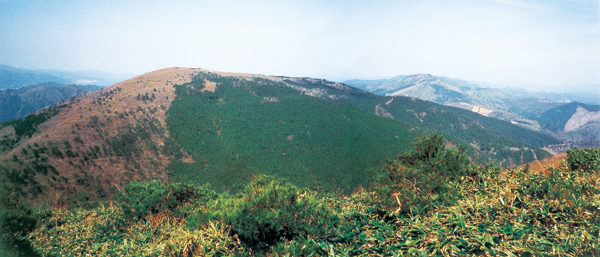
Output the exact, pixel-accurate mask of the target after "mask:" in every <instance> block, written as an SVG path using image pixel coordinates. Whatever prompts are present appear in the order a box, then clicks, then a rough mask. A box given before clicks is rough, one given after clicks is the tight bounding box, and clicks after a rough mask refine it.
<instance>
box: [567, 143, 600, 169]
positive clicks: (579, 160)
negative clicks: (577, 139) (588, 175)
mask: <svg viewBox="0 0 600 257" xmlns="http://www.w3.org/2000/svg"><path fill="white" fill-rule="evenodd" d="M567 162H568V163H569V168H570V169H571V170H578V169H581V170H583V171H588V172H592V171H595V172H598V171H600V148H595V149H581V150H579V149H578V148H577V147H575V148H573V149H571V150H568V151H567Z"/></svg>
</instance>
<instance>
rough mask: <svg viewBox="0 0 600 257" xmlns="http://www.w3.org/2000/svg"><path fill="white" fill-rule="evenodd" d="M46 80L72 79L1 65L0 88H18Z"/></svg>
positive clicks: (60, 80)
mask: <svg viewBox="0 0 600 257" xmlns="http://www.w3.org/2000/svg"><path fill="white" fill-rule="evenodd" d="M46 82H54V83H62V84H67V83H70V82H71V81H69V80H68V79H64V78H59V77H57V76H53V75H50V74H43V73H35V72H32V71H30V70H25V69H18V68H13V67H10V66H6V65H0V90H2V89H17V88H22V87H26V86H29V85H37V84H40V83H46Z"/></svg>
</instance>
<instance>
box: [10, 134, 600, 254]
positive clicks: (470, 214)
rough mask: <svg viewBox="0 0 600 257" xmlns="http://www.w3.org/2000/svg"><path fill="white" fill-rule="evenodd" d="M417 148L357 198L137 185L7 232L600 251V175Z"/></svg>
mask: <svg viewBox="0 0 600 257" xmlns="http://www.w3.org/2000/svg"><path fill="white" fill-rule="evenodd" d="M413 145H414V149H413V150H411V151H408V152H405V153H403V154H401V155H399V156H398V157H397V158H395V159H394V160H391V161H389V162H388V164H387V165H386V167H384V168H381V169H378V170H373V171H372V173H373V175H374V177H373V179H372V183H371V186H369V187H366V188H364V189H363V190H358V191H356V192H354V193H352V194H349V195H343V194H337V193H331V192H329V193H328V192H323V191H315V190H311V189H306V188H300V187H297V186H295V185H292V184H290V183H288V182H286V181H284V180H282V179H278V178H274V177H269V176H264V175H257V176H254V177H253V179H252V180H251V182H250V183H249V184H247V185H246V186H245V187H244V189H243V190H241V191H240V192H239V193H237V194H236V195H230V194H229V193H227V192H223V193H217V192H215V191H212V190H211V189H210V186H209V185H205V186H194V185H189V184H183V183H166V182H161V181H151V182H131V183H130V184H129V185H128V186H126V187H125V188H124V189H123V191H122V192H120V194H116V195H115V197H113V200H112V201H110V202H104V203H100V204H99V205H97V206H96V207H94V208H87V209H86V208H74V209H53V210H51V211H41V210H37V209H30V208H28V207H27V208H26V207H14V208H13V209H15V210H17V211H16V212H12V213H16V214H14V215H13V216H10V215H8V216H7V215H4V216H3V217H4V218H3V220H4V223H3V224H5V226H6V224H8V226H7V227H10V226H12V229H9V230H10V231H11V233H8V235H11V236H12V237H13V238H18V239H19V240H22V242H26V243H29V242H30V243H31V245H32V246H33V249H34V250H35V251H37V252H38V253H40V254H42V255H44V256H63V255H74V256H79V255H102V256H123V255H128V256H215V255H217V256H248V255H252V256H264V255H266V256H285V255H289V256H325V255H329V256H331V255H336V256H405V255H406V256H478V255H492V256H514V255H516V256H520V255H524V254H525V255H527V254H529V255H535V256H548V255H552V256H555V255H556V256H558V255H560V256H579V255H581V254H585V253H592V251H593V250H594V249H597V248H598V247H600V209H599V208H600V184H598V181H600V174H598V173H597V172H596V171H595V170H593V169H592V170H587V169H586V168H584V167H587V166H580V167H579V168H578V169H570V168H569V166H571V165H570V163H569V161H566V160H565V161H564V162H563V163H562V164H561V165H559V166H558V167H552V168H549V172H548V173H540V174H537V173H531V172H529V171H528V170H523V169H520V168H515V169H511V170H502V169H501V168H500V167H499V166H497V165H488V166H478V165H474V164H472V163H470V162H469V161H468V159H467V157H466V155H465V153H464V148H462V147H458V148H454V147H446V141H445V140H444V139H443V137H441V136H439V135H435V134H433V135H427V136H425V137H422V138H419V139H417V140H415V141H414V143H413ZM589 151H592V150H589ZM594 151H595V150H594ZM573 152H574V151H573ZM597 160H598V159H597V158H595V159H594V158H588V159H582V163H580V165H589V163H590V162H594V161H597ZM13 206H17V205H14V204H13ZM19 210H20V211H19ZM6 217H11V218H9V219H7V218H6ZM21 218H22V219H24V220H25V222H18V220H19V219H21ZM15 224H16V225H15ZM6 231H8V230H6V229H5V230H3V236H6V235H7V233H6ZM596 253H597V252H596Z"/></svg>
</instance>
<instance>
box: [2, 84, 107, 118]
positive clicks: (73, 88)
mask: <svg viewBox="0 0 600 257" xmlns="http://www.w3.org/2000/svg"><path fill="white" fill-rule="evenodd" d="M97 89H100V88H99V87H96V88H95V89H94V88H93V87H90V86H80V85H62V84H57V83H44V84H39V85H33V86H28V87H24V88H20V89H18V90H14V89H7V90H2V91H0V122H3V121H7V120H12V119H17V118H23V117H25V116H26V115H27V114H30V113H32V112H35V111H38V110H40V109H42V108H44V107H46V106H48V105H51V104H55V103H58V102H60V101H64V100H67V99H69V98H71V97H73V96H77V95H82V94H86V93H89V92H92V91H94V90H97Z"/></svg>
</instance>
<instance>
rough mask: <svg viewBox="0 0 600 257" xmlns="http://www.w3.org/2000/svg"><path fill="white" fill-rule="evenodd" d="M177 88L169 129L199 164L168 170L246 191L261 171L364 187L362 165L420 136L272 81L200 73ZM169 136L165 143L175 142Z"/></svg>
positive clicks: (306, 183) (310, 182)
mask: <svg viewBox="0 0 600 257" xmlns="http://www.w3.org/2000/svg"><path fill="white" fill-rule="evenodd" d="M204 79H208V80H210V81H212V82H215V83H218V85H219V86H217V88H216V90H215V92H210V91H202V89H203V88H204V83H205V82H204ZM175 88H176V90H177V92H176V93H177V99H176V100H174V101H173V103H172V106H171V108H170V109H169V111H168V112H167V119H166V121H167V128H168V130H169V133H170V135H171V138H173V140H174V141H175V142H176V143H177V145H180V146H181V147H183V148H184V149H185V150H186V151H188V152H189V153H190V155H191V156H192V157H193V159H194V161H195V163H183V162H179V161H173V162H172V163H171V165H170V166H169V167H168V170H169V171H170V173H169V176H170V178H172V179H173V180H174V181H179V182H194V183H197V184H205V183H210V184H211V185H212V186H213V187H214V188H215V189H216V190H218V191H220V190H228V191H230V192H232V193H235V192H238V191H241V190H243V189H244V185H246V184H247V183H248V182H249V179H250V178H251V177H252V174H258V173H261V174H267V175H276V176H278V177H280V178H285V179H287V180H288V181H289V182H290V183H292V184H294V185H297V186H300V187H307V188H325V189H328V190H337V189H339V190H341V191H343V192H346V193H350V192H351V191H352V190H353V189H354V188H357V187H358V186H360V185H363V186H366V184H365V180H364V177H365V176H366V173H365V170H367V169H369V168H374V167H377V168H379V167H382V166H383V164H384V162H383V160H384V159H385V158H392V157H394V156H395V155H396V154H397V153H398V152H399V151H401V150H406V147H407V146H410V142H411V141H412V139H413V138H414V137H415V136H416V135H417V131H412V128H411V127H410V126H408V125H406V124H404V123H401V122H399V121H397V120H393V119H389V118H384V117H378V116H375V115H372V114H371V113H368V112H365V111H362V110H360V109H359V108H357V107H355V106H350V105H340V104H336V103H333V102H330V101H323V100H321V99H318V98H315V97H312V96H307V95H302V94H300V93H299V92H298V91H296V90H294V89H292V88H290V87H288V86H285V85H284V84H282V83H276V82H274V81H270V80H263V79H258V78H255V79H253V80H246V79H240V78H237V77H222V76H217V75H214V74H210V73H201V74H200V75H199V76H198V77H197V78H196V79H195V80H194V81H193V82H191V83H189V84H184V85H181V86H175ZM275 98H276V99H277V100H273V99H275ZM265 99H270V100H269V101H267V100H265ZM167 143H168V144H165V149H170V148H172V147H168V146H169V145H173V144H172V143H170V142H167Z"/></svg>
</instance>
